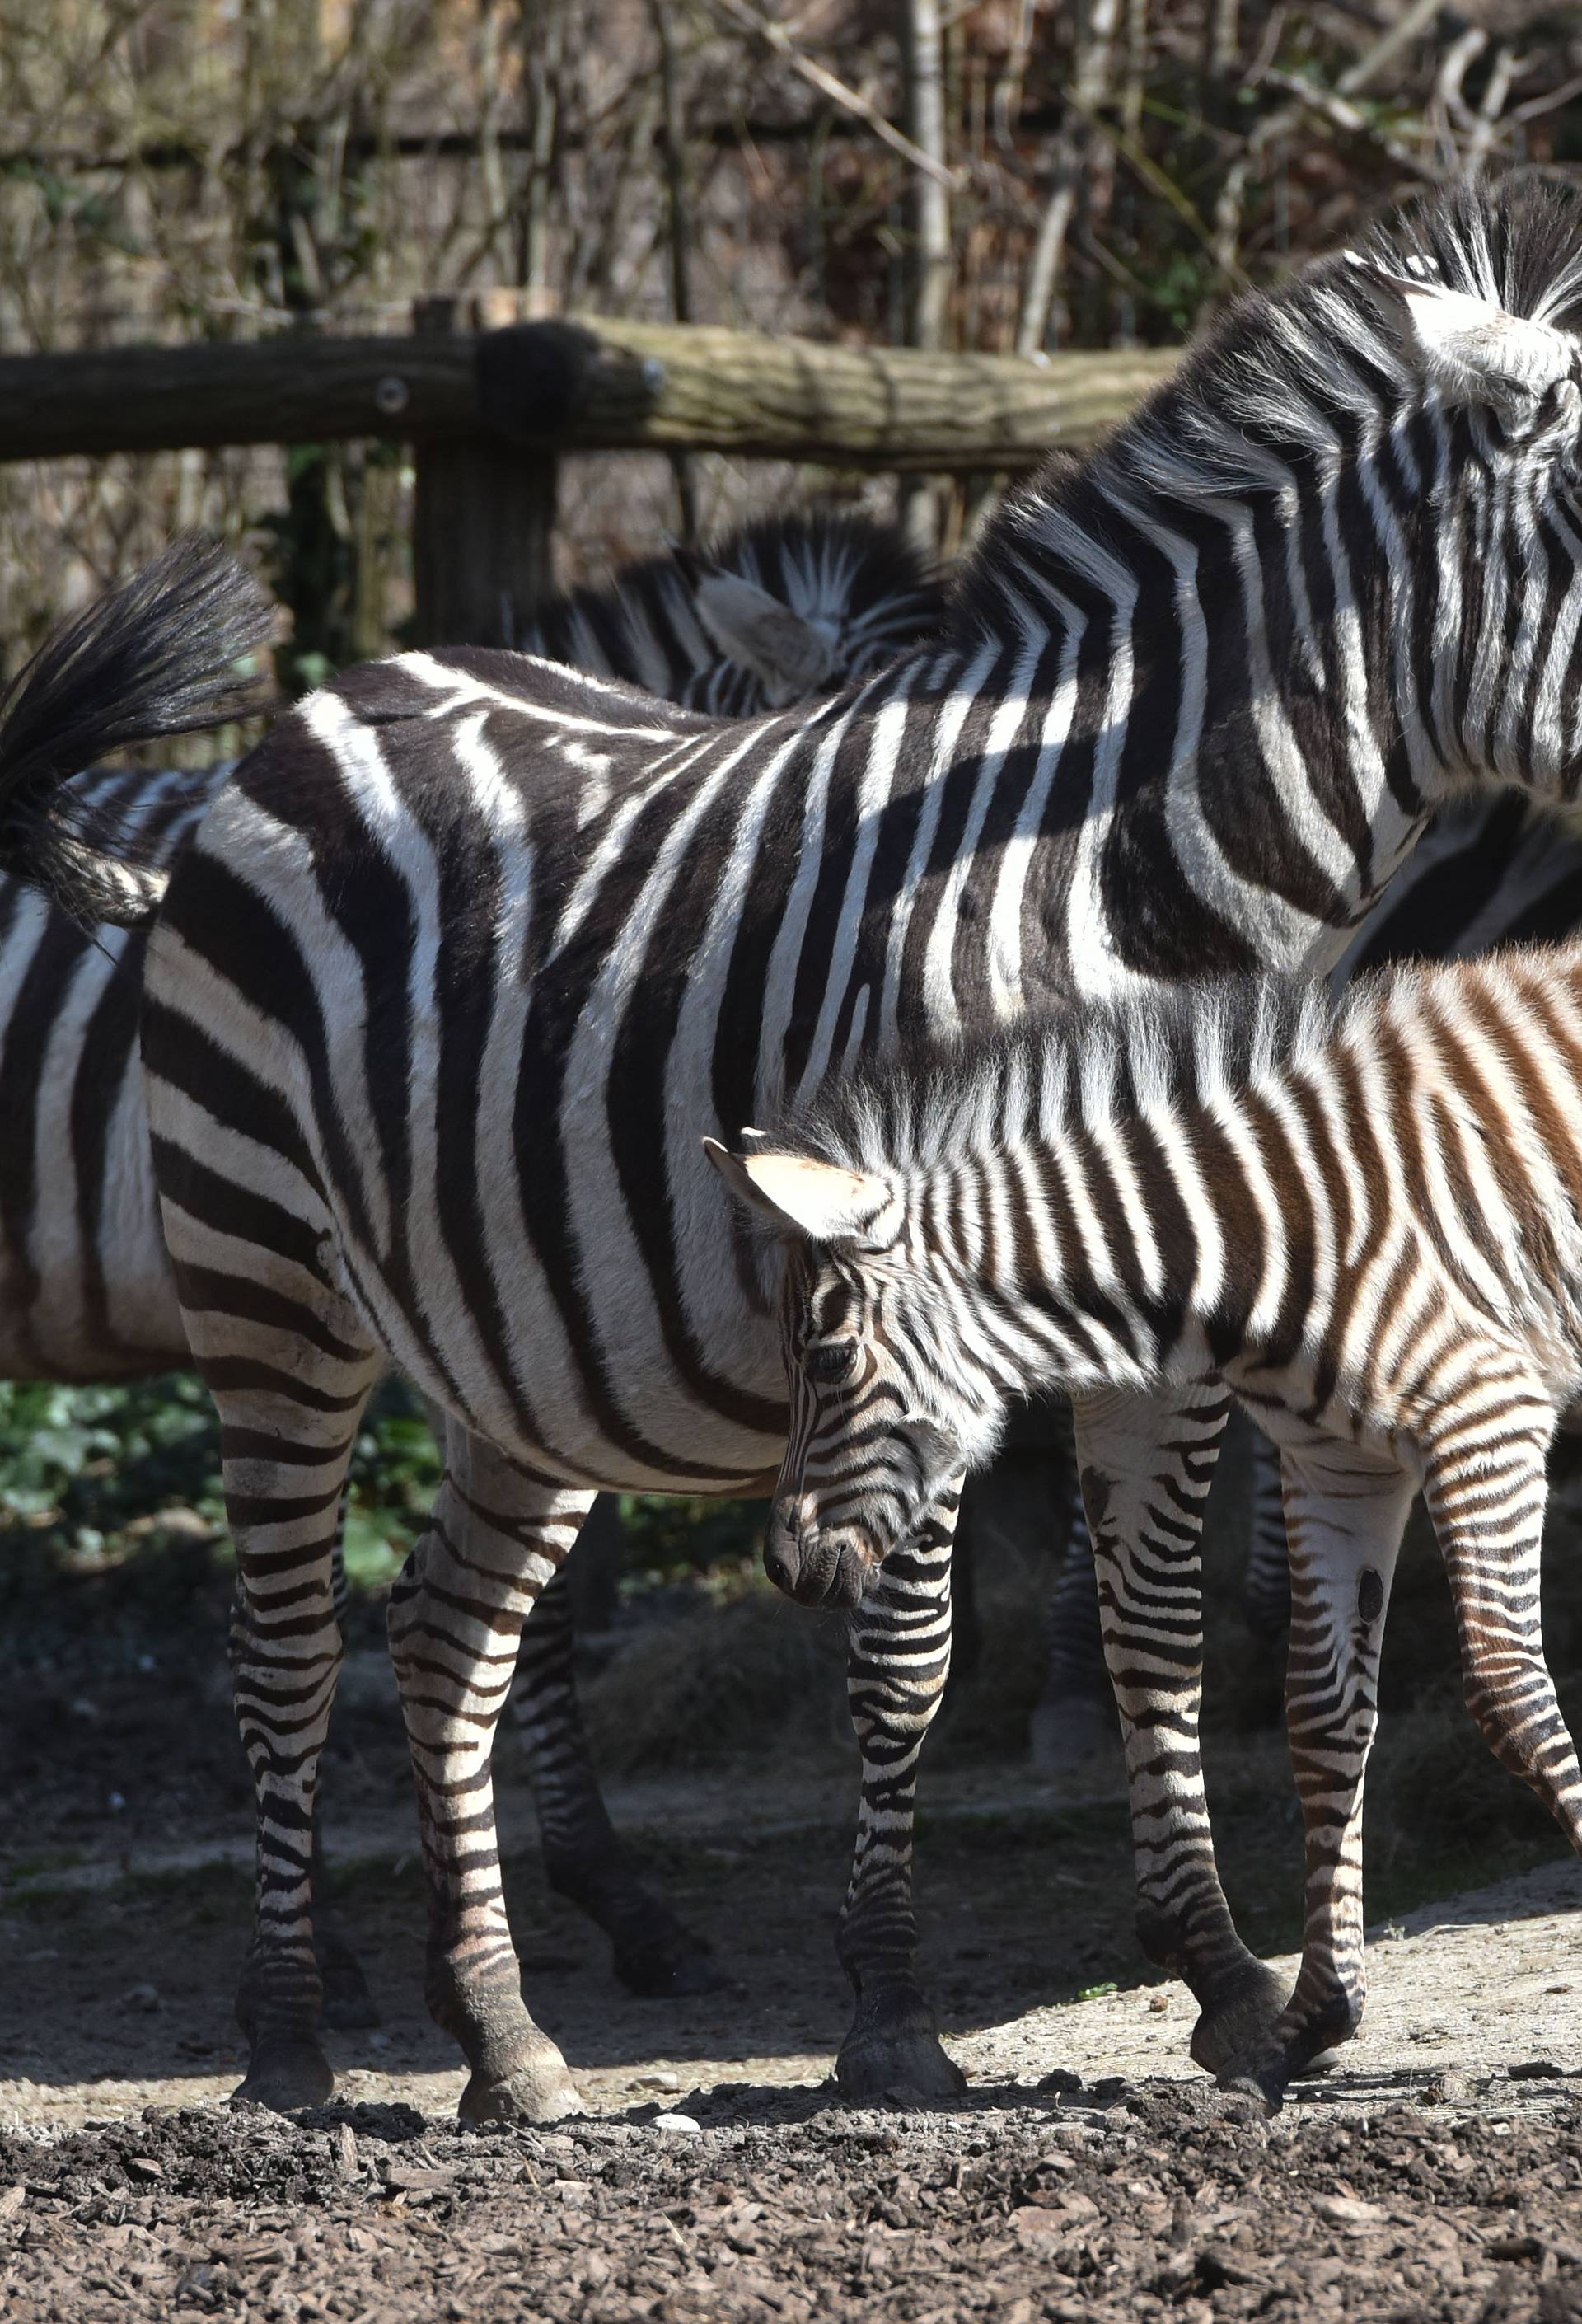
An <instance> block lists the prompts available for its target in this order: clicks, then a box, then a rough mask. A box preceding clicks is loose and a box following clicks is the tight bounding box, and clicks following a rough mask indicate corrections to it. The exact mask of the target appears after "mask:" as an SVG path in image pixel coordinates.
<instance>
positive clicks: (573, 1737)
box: [511, 1566, 724, 1995]
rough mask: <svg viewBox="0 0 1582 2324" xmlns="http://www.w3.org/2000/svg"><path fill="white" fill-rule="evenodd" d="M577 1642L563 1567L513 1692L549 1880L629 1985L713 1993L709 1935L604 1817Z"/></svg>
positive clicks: (650, 1991) (531, 1634) (647, 1990)
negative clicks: (582, 1700)
mask: <svg viewBox="0 0 1582 2324" xmlns="http://www.w3.org/2000/svg"><path fill="white" fill-rule="evenodd" d="M575 1646H576V1635H575V1626H574V1623H573V1619H572V1603H571V1591H570V1587H569V1582H568V1576H567V1573H566V1568H565V1567H564V1566H563V1567H562V1568H561V1569H560V1571H559V1572H557V1573H556V1576H555V1578H554V1580H553V1581H552V1582H550V1583H549V1585H548V1587H547V1589H546V1590H545V1591H544V1593H543V1595H542V1597H541V1598H540V1599H539V1600H538V1605H537V1607H536V1608H535V1609H534V1612H533V1618H532V1620H531V1621H530V1622H529V1624H528V1626H527V1628H526V1629H525V1630H524V1631H523V1633H522V1645H521V1655H520V1660H519V1661H518V1664H517V1680H516V1690H515V1692H514V1694H513V1696H512V1699H511V1708H512V1711H513V1713H514V1715H515V1718H516V1720H517V1722H518V1724H519V1726H520V1729H521V1731H522V1735H523V1738H524V1739H525V1741H526V1743H527V1747H528V1754H529V1761H530V1763H531V1766H532V1772H533V1795H534V1800H535V1803H536V1804H537V1807H538V1830H539V1833H540V1835H541V1838H542V1840H543V1848H544V1869H545V1872H546V1873H547V1876H548V1880H549V1885H550V1886H551V1887H552V1888H553V1889H554V1890H555V1891H556V1895H561V1896H565V1897H566V1898H567V1899H568V1900H569V1901H570V1903H572V1904H575V1905H576V1906H577V1908H578V1909H579V1911H581V1912H584V1913H586V1914H588V1916H589V1918H590V1919H591V1920H593V1921H596V1922H597V1923H598V1925H599V1927H600V1928H602V1930H603V1932H604V1933H605V1935H606V1936H607V1937H608V1938H609V1939H610V1940H611V1942H612V1945H613V1947H614V1954H615V1958H614V1967H615V1974H616V1976H617V1977H618V1978H620V1979H621V1983H622V1984H623V1985H624V1986H626V1987H628V1988H629V1990H630V1991H631V1992H633V1993H640V1994H646V1995H671V1994H686V1993H710V1992H713V1991H714V1990H716V1989H717V1988H718V1987H720V1986H721V1985H722V1983H723V1981H724V1980H723V1979H722V1978H721V1976H720V1973H719V1971H718V1970H717V1969H715V1968H714V1967H713V1962H712V1961H711V1960H710V1957H709V1947H708V1944H707V1942H706V1941H705V1940H704V1938H702V1937H699V1936H694V1933H693V1932H692V1931H691V1930H690V1929H688V1928H686V1927H685V1925H684V1924H683V1923H681V1922H680V1921H678V1920H677V1919H676V1915H675V1914H674V1913H672V1912H671V1911H670V1910H669V1909H668V1907H667V1905H665V1904H661V1903H660V1902H659V1900H658V1897H657V1896H653V1895H650V1894H649V1893H648V1889H646V1888H645V1887H644V1886H643V1884H642V1882H641V1881H640V1880H639V1878H638V1877H637V1874H636V1873H635V1872H634V1871H633V1870H632V1867H631V1866H630V1863H629V1861H628V1860H627V1858H626V1855H625V1852H624V1851H623V1849H622V1848H621V1842H620V1841H619V1840H617V1838H616V1836H615V1832H614V1830H613V1828H612V1825H611V1821H610V1816H609V1812H608V1811H607V1810H606V1808H605V1805H604V1802H603V1798H602V1794H601V1793H600V1790H599V1779H598V1777H597V1775H595V1774H594V1772H593V1756H592V1754H591V1752H590V1751H589V1748H588V1738H587V1730H586V1729H585V1728H584V1725H583V1715H582V1708H581V1705H580V1704H579V1703H578V1701H577V1696H576V1681H575V1670H574V1664H573V1656H574V1653H575Z"/></svg>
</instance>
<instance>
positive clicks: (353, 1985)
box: [313, 1492, 379, 2033]
mask: <svg viewBox="0 0 1582 2324" xmlns="http://www.w3.org/2000/svg"><path fill="white" fill-rule="evenodd" d="M345 1534H346V1497H345V1493H344V1492H343V1493H342V1495H341V1503H340V1508H338V1509H337V1511H336V1533H335V1542H334V1545H333V1546H332V1548H331V1551H330V1600H331V1603H332V1604H333V1606H334V1608H335V1618H336V1629H337V1630H338V1631H339V1632H340V1634H341V1638H342V1641H343V1643H344V1642H345V1635H346V1615H347V1612H348V1610H349V1609H350V1606H351V1592H350V1590H349V1589H348V1587H347V1582H346V1557H345ZM313 1895H314V1908H313V1950H314V1955H315V1957H316V1959H317V1962H318V1975H319V1979H320V1982H321V1983H322V1985H323V1987H324V2006H323V2010H322V2012H321V2013H320V2014H321V2020H322V2023H323V2024H326V2025H328V2026H332V2027H333V2028H334V2029H335V2030H336V2032H337V2033H356V2032H361V2031H362V2030H363V2028H364V2027H366V2026H369V2025H377V2024H378V2023H379V2006H378V2004H377V2003H376V2002H375V2000H374V1998H373V1995H372V1994H371V1993H370V1992H369V1990H368V1980H367V1978H365V1977H364V1976H363V1964H362V1962H361V1961H360V1960H358V1959H357V1956H356V1953H355V1952H354V1950H353V1948H352V1943H351V1940H350V1939H349V1938H348V1937H347V1935H346V1933H345V1930H344V1929H343V1928H342V1927H341V1925H340V1922H339V1920H338V1918H337V1917H336V1914H335V1913H334V1912H333V1911H332V1909H331V1907H330V1904H329V1883H328V1881H327V1877H326V1873H325V1860H324V1783H323V1779H322V1776H321V1778H320V1780H319V1782H318V1784H317V1785H316V1786H315V1789H314V1794H313Z"/></svg>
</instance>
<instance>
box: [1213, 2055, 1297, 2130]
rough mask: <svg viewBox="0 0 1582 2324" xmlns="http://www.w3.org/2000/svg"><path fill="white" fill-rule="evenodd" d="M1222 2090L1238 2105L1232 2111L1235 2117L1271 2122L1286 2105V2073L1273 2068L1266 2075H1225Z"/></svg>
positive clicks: (1221, 2084) (1263, 2073)
mask: <svg viewBox="0 0 1582 2324" xmlns="http://www.w3.org/2000/svg"><path fill="white" fill-rule="evenodd" d="M1219 2089H1220V2090H1221V2092H1222V2094H1223V2095H1224V2096H1225V2097H1226V2098H1229V2099H1231V2100H1232V2101H1233V2102H1234V2103H1233V2105H1232V2107H1231V2109H1230V2110H1231V2111H1232V2112H1233V2113H1234V2114H1237V2115H1242V2116H1250V2117H1251V2118H1252V2119H1254V2120H1262V2121H1267V2120H1268V2118H1269V2116H1272V2115H1276V2114H1278V2113H1279V2111H1280V2109H1281V2107H1283V2105H1284V2103H1285V2075H1284V2070H1283V2068H1278V2069H1277V2068H1274V2067H1270V2068H1268V2069H1266V2070H1265V2071H1263V2072H1250V2073H1240V2074H1223V2075H1221V2076H1220V2079H1219Z"/></svg>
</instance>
